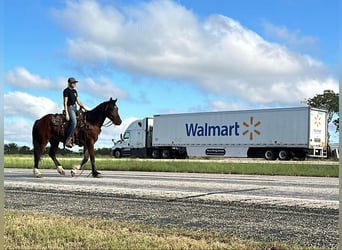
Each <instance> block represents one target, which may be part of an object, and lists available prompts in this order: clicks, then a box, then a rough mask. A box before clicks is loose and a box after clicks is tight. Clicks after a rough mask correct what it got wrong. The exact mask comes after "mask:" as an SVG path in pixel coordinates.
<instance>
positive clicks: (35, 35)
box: [1, 0, 339, 148]
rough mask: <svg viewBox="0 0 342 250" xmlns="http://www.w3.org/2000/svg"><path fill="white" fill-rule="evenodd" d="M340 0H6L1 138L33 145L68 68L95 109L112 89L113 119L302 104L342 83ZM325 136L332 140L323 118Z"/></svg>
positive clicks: (113, 133)
mask: <svg viewBox="0 0 342 250" xmlns="http://www.w3.org/2000/svg"><path fill="white" fill-rule="evenodd" d="M338 5H339V4H338V0H329V1H323V0H301V1H296V0H274V1H269V0H258V1H255V0H236V1H235V0H230V1H221V0H212V1H198V0H146V1H145V0H143V1H138V0H128V1H127V0H125V1H124V0H113V1H111V0H75V1H69V0H66V1H60V0H58V1H57V0H49V1H45V0H30V1H23V0H5V1H4V2H3V6H4V8H3V13H2V15H3V24H4V27H3V34H4V35H3V43H4V47H3V59H4V62H3V71H2V72H1V79H2V81H3V83H4V84H3V92H4V99H3V102H4V107H3V113H4V143H5V144H7V143H16V144H18V145H19V146H24V145H26V146H29V147H32V142H31V141H32V139H31V131H32V125H33V123H34V121H35V120H36V119H39V118H41V117H42V116H43V115H45V114H48V113H60V112H61V111H62V109H63V95H62V92H63V89H64V88H66V87H67V79H68V77H71V76H72V77H75V78H76V79H77V80H78V81H79V82H78V83H77V91H78V94H79V98H80V99H81V101H82V102H83V104H84V105H85V106H86V107H87V108H88V109H92V108H94V107H96V106H97V105H98V104H100V103H102V102H104V101H107V100H109V98H111V97H113V98H118V101H117V105H118V107H119V113H120V116H121V118H122V120H123V123H122V124H121V125H120V126H110V127H108V128H104V127H103V129H102V132H101V134H100V136H99V140H98V142H97V143H96V144H95V146H96V147H97V148H102V147H112V146H113V142H112V139H118V138H119V135H120V133H123V132H124V130H125V129H126V128H127V126H128V125H129V124H130V123H131V122H132V121H134V120H135V119H138V118H143V117H152V116H153V115H155V114H165V113H186V112H201V111H221V110H245V109H259V108H279V107H297V106H305V100H306V99H308V98H311V97H314V96H315V95H317V94H322V93H323V91H324V90H333V91H334V92H335V93H338V91H339V84H338V74H339V73H338V51H339V49H338V46H339V44H338V43H339V40H338V35H339V33H338V20H339V19H338V7H339V6H338ZM329 129H330V131H331V141H332V142H337V141H338V134H336V133H334V131H335V128H334V127H333V126H332V125H330V126H329Z"/></svg>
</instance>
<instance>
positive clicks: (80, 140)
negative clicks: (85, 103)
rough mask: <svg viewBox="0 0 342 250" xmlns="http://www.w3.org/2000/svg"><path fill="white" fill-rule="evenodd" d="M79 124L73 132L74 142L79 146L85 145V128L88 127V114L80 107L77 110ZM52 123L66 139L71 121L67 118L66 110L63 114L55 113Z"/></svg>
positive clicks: (60, 135) (61, 136)
mask: <svg viewBox="0 0 342 250" xmlns="http://www.w3.org/2000/svg"><path fill="white" fill-rule="evenodd" d="M76 120H77V125H76V128H75V130H74V133H73V143H74V144H77V145H79V146H83V144H84V137H85V135H86V133H85V130H86V128H87V127H88V124H87V121H86V116H85V115H84V112H83V111H82V110H81V109H79V110H78V111H77V112H76ZM51 124H52V125H53V126H54V128H55V129H56V130H57V132H58V135H59V137H60V138H63V139H66V138H65V135H66V130H67V129H68V125H69V122H68V121H67V120H66V115H65V110H63V113H62V114H54V115H52V118H51Z"/></svg>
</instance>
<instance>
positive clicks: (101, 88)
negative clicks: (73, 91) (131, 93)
mask: <svg viewBox="0 0 342 250" xmlns="http://www.w3.org/2000/svg"><path fill="white" fill-rule="evenodd" d="M82 91H84V92H87V93H89V94H91V95H95V96H98V97H102V98H104V99H108V100H109V98H110V97H113V98H114V99H115V98H119V99H127V98H128V94H127V92H126V91H125V90H123V89H121V88H119V87H118V86H116V85H115V84H113V83H112V82H111V81H110V80H109V79H107V78H105V77H101V78H100V79H98V80H94V79H92V78H85V79H84V80H83V81H82Z"/></svg>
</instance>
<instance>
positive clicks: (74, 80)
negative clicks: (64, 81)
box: [68, 77, 78, 83]
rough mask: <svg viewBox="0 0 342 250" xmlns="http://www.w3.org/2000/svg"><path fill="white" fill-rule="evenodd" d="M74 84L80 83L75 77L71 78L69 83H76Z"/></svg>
mask: <svg viewBox="0 0 342 250" xmlns="http://www.w3.org/2000/svg"><path fill="white" fill-rule="evenodd" d="M74 82H78V81H77V80H76V79H75V78H73V77H69V79H68V83H74Z"/></svg>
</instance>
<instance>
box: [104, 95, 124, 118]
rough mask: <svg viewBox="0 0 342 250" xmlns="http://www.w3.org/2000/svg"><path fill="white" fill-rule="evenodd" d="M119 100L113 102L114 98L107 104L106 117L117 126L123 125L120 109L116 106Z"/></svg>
mask: <svg viewBox="0 0 342 250" xmlns="http://www.w3.org/2000/svg"><path fill="white" fill-rule="evenodd" d="M117 100H118V99H115V100H113V99H112V98H110V99H109V101H108V102H106V108H105V112H106V117H107V118H109V119H110V120H111V121H112V122H113V123H114V124H115V125H120V124H121V122H122V121H121V118H120V115H119V108H118V106H116V101H117Z"/></svg>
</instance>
